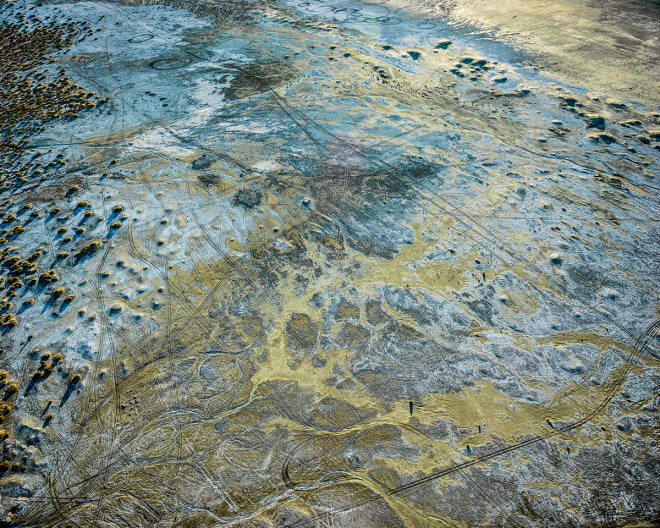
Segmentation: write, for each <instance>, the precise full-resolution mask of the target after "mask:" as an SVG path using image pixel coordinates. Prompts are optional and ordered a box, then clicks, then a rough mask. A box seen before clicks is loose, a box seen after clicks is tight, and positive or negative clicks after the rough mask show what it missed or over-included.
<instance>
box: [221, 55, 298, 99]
mask: <svg viewBox="0 0 660 528" xmlns="http://www.w3.org/2000/svg"><path fill="white" fill-rule="evenodd" d="M237 70H238V72H237V73H236V75H235V77H234V79H233V80H232V81H231V86H230V87H229V88H227V89H226V90H225V95H226V97H227V99H229V100H230V101H239V100H241V99H247V98H249V97H251V96H253V95H257V94H260V93H265V92H268V91H269V90H272V89H274V88H278V87H280V86H283V85H285V84H287V83H289V82H291V81H293V80H295V79H296V78H297V77H298V76H299V75H300V72H299V71H298V70H297V68H296V67H295V66H294V65H293V64H292V63H291V62H290V61H287V60H276V59H265V60H261V59H258V60H255V61H254V62H251V63H250V64H248V65H246V66H240V67H239V68H237Z"/></svg>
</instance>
